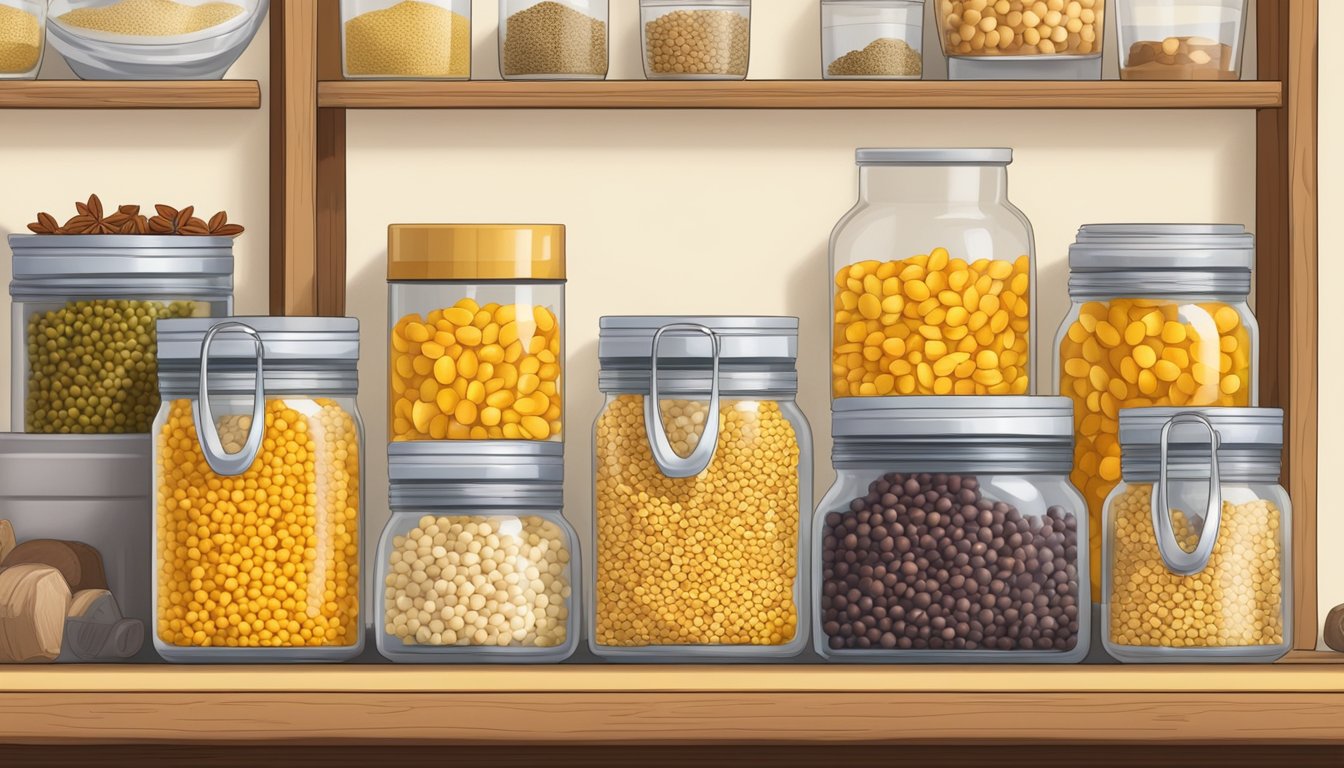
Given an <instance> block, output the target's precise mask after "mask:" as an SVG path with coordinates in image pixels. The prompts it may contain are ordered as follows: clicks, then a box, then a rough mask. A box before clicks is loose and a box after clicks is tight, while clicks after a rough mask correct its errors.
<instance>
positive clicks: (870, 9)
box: [821, 0, 924, 80]
mask: <svg viewBox="0 0 1344 768" xmlns="http://www.w3.org/2000/svg"><path fill="white" fill-rule="evenodd" d="M923 74H924V3H923V2H922V0H822V3H821V76H822V77H823V78H825V79H827V80H918V79H920V78H921V77H922V76H923Z"/></svg>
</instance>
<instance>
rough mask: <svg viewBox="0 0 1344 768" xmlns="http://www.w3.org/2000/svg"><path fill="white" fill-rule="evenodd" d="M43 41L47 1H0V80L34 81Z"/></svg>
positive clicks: (44, 38)
mask: <svg viewBox="0 0 1344 768" xmlns="http://www.w3.org/2000/svg"><path fill="white" fill-rule="evenodd" d="M46 40H47V3H46V0H42V1H41V2H38V0H0V80H32V79H34V78H36V77H37V71H38V70H39V69H41V68H42V52H43V51H44V50H45V48H46Z"/></svg>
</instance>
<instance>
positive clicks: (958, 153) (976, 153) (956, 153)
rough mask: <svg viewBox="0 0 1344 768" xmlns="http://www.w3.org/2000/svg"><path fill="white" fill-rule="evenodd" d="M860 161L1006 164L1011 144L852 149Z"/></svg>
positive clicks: (1011, 159)
mask: <svg viewBox="0 0 1344 768" xmlns="http://www.w3.org/2000/svg"><path fill="white" fill-rule="evenodd" d="M854 160H855V162H857V163H858V164H859V165H1009V164H1010V163H1012V162H1013V150H1012V149H1011V148H1010V147H942V148H937V147H932V148H913V147H899V148H886V147H865V148H861V149H858V150H856V151H855V153H854Z"/></svg>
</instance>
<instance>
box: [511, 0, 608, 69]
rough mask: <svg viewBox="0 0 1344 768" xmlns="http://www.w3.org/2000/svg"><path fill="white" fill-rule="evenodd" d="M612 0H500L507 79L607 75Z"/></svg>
mask: <svg viewBox="0 0 1344 768" xmlns="http://www.w3.org/2000/svg"><path fill="white" fill-rule="evenodd" d="M608 7H609V3H608V0H542V1H541V2H539V1H538V0H499V71H500V74H502V75H503V77H504V79H505V80H602V79H603V78H605V77H606V76H607V67H608V61H609V55H608V45H607V40H608V35H609V32H608V26H607V10H608Z"/></svg>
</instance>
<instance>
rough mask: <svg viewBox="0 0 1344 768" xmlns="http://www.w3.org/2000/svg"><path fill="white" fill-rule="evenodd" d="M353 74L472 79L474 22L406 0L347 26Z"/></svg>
mask: <svg viewBox="0 0 1344 768" xmlns="http://www.w3.org/2000/svg"><path fill="white" fill-rule="evenodd" d="M345 71H346V73H347V74H349V75H355V76H370V75H394V76H402V77H470V76H471V20H470V19H468V18H467V17H466V16H462V15H461V14H457V13H453V12H452V11H450V10H448V9H447V8H444V7H442V6H440V5H436V4H434V3H427V2H420V1H419V0H404V2H400V3H397V4H396V5H394V6H392V7H390V8H384V9H383V10H380V11H369V12H368V13H363V14H360V15H359V16H356V17H355V18H353V19H350V20H349V21H347V22H345Z"/></svg>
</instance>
